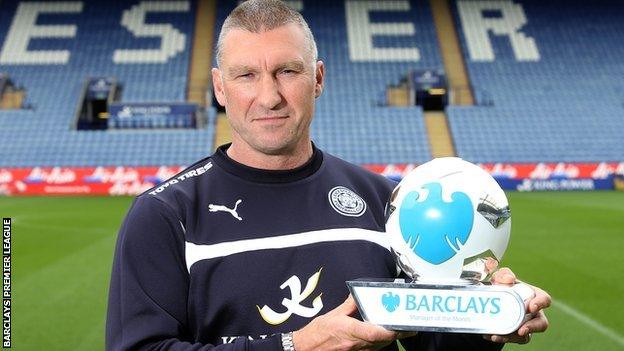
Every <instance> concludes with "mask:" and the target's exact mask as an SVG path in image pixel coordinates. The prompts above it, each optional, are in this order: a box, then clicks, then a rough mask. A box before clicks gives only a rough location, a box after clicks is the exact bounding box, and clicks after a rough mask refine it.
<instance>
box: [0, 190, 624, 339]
mask: <svg viewBox="0 0 624 351" xmlns="http://www.w3.org/2000/svg"><path fill="white" fill-rule="evenodd" d="M509 197H510V203H511V208H512V213H513V229H512V239H511V244H510V247H509V249H508V250H507V253H506V255H505V257H504V259H503V262H502V265H504V266H509V267H511V268H512V269H513V270H514V271H515V272H516V274H517V275H518V276H519V277H520V278H521V279H523V280H526V281H527V282H530V283H533V284H535V285H538V286H540V287H542V288H544V289H545V290H547V291H548V292H549V293H550V294H551V295H552V296H553V299H554V302H553V306H552V307H551V308H550V309H548V311H547V314H548V318H549V320H550V323H551V326H550V329H549V330H548V332H547V333H545V334H538V335H534V337H533V341H532V342H531V344H529V345H526V346H518V345H508V346H507V347H506V348H505V349H506V350H602V351H605V350H624V302H622V301H623V300H622V299H623V298H624V255H622V251H624V193H617V192H584V193H578V192H562V193H510V194H509ZM130 203H131V198H127V197H81V198H73V197H62V198H59V197H24V198H4V197H0V215H2V216H3V217H11V218H12V219H13V228H12V229H13V233H12V252H13V258H12V259H13V272H12V285H13V290H12V293H13V297H12V298H13V301H12V306H13V308H12V346H13V348H14V349H16V350H40V349H44V350H56V349H58V350H100V349H103V347H104V323H105V322H104V321H105V314H106V303H107V302H106V300H107V291H108V282H109V276H110V269H111V261H112V255H113V249H114V245H115V239H116V235H117V229H118V228H119V225H120V223H121V220H122V218H123V216H124V214H125V212H126V211H127V208H128V206H129V205H130Z"/></svg>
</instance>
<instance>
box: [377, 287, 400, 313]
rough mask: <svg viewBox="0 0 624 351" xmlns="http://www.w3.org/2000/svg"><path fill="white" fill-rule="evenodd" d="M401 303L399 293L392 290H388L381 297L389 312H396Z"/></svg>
mask: <svg viewBox="0 0 624 351" xmlns="http://www.w3.org/2000/svg"><path fill="white" fill-rule="evenodd" d="M400 303H401V298H400V297H399V295H394V294H392V292H390V291H388V292H387V293H385V294H384V295H383V296H382V297H381V304H382V305H383V307H384V308H385V309H386V311H388V312H394V311H395V310H396V309H397V307H399V304H400Z"/></svg>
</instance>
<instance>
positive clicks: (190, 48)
mask: <svg viewBox="0 0 624 351" xmlns="http://www.w3.org/2000/svg"><path fill="white" fill-rule="evenodd" d="M285 2H286V3H287V4H288V5H289V6H290V7H292V8H293V9H295V10H296V11H298V12H300V13H301V14H302V16H303V17H304V18H305V20H306V21H307V22H308V24H309V26H310V29H311V30H312V32H313V33H314V36H315V40H316V43H317V46H318V56H319V59H320V60H322V61H323V62H324V64H325V86H324V91H323V95H322V96H320V97H319V98H318V99H317V100H316V105H315V106H316V107H315V111H314V118H313V122H312V125H311V137H312V140H313V141H314V144H315V145H316V146H317V147H318V148H320V149H322V150H323V151H325V152H328V153H330V154H332V155H335V156H337V157H339V158H341V159H344V160H346V161H348V162H351V163H353V164H356V165H359V166H361V167H363V168H365V169H368V170H370V171H373V172H375V173H379V174H382V175H384V176H386V177H389V178H391V179H394V180H400V179H402V178H403V176H405V175H406V174H407V173H408V172H410V171H411V170H413V169H414V168H416V167H417V166H418V165H421V164H423V163H425V162H427V161H429V160H431V159H433V158H437V157H445V156H457V157H461V158H462V159H464V160H466V161H470V162H472V163H475V164H478V165H479V166H481V168H483V169H484V170H486V171H488V172H489V174H491V175H492V176H493V177H494V179H496V181H497V182H498V184H499V185H500V186H501V187H502V188H503V189H504V190H505V192H506V194H507V197H508V199H509V205H510V208H511V213H512V214H513V216H512V217H513V226H512V230H511V240H510V243H509V247H508V249H507V251H506V253H505V255H504V257H503V259H502V261H501V265H502V266H507V267H510V268H512V270H513V271H514V272H515V273H516V275H517V276H518V277H519V278H520V279H522V280H524V281H526V282H529V283H531V284H533V285H536V286H539V287H541V288H542V289H544V290H546V291H547V292H548V293H549V294H550V295H551V296H552V299H553V300H552V306H551V307H550V308H548V309H547V310H546V315H547V316H548V319H549V323H550V326H549V328H548V330H547V331H546V332H545V333H535V334H534V335H533V338H532V341H531V342H530V343H529V344H527V345H518V344H507V345H506V346H505V347H504V349H505V350H603V351H606V350H624V304H622V301H621V300H622V296H624V281H623V278H624V258H623V256H622V254H621V250H623V249H624V229H623V228H624V61H623V58H624V6H623V5H622V2H621V1H616V0H596V1H581V0H539V1H538V0H491V1H490V0H384V1H372V0H333V1H329V0H293V1H285ZM237 4H238V1H234V0H166V1H158V0H129V1H105V0H89V1H85V0H82V1H73V0H66V1H52V0H50V1H26V0H1V1H0V215H2V217H3V218H4V221H3V229H4V230H3V234H4V235H3V238H4V245H3V256H4V261H3V262H4V280H3V286H4V290H3V306H4V307H3V347H5V348H12V349H16V350H38V349H46V350H68V349H69V350H101V349H104V339H105V323H106V314H107V304H108V291H109V284H110V280H111V269H112V264H113V254H114V251H115V243H116V241H117V236H118V231H119V228H120V226H121V224H122V221H123V218H124V216H125V215H126V213H127V212H128V209H129V208H130V205H131V204H132V201H133V198H134V196H136V195H138V194H141V193H143V192H145V191H146V190H148V189H151V188H155V189H156V191H158V189H164V188H166V186H168V185H169V184H170V183H163V182H165V181H167V180H168V179H169V178H171V177H173V176H174V175H176V174H177V173H179V172H180V171H182V170H184V169H185V168H186V167H188V166H190V165H192V164H194V163H195V162H197V161H198V160H200V159H203V158H205V157H207V156H209V155H211V154H212V153H213V152H214V151H215V149H216V148H217V147H218V146H219V145H223V144H226V143H228V142H230V141H231V130H230V126H229V123H228V119H227V117H226V114H225V110H224V108H223V107H222V106H220V105H219V103H218V102H217V100H216V98H215V94H214V92H213V85H212V76H211V68H212V67H216V57H215V46H216V42H217V39H218V36H219V31H220V28H221V26H222V25H223V23H224V21H225V18H226V17H227V16H228V14H229V13H230V12H231V11H232V10H233V9H234V8H235V7H236V6H237ZM193 172H195V171H193ZM198 172H199V174H201V172H204V171H201V172H200V171H199V169H198ZM195 175H197V174H195V173H194V174H193V176H195ZM189 177H190V176H189ZM161 187H162V188H161ZM159 192H160V191H159ZM324 196H325V198H326V197H327V195H326V194H325V195H324ZM233 203H234V201H232V204H233ZM230 205H231V204H230ZM230 205H228V206H230ZM332 206H333V205H332ZM228 210H229V209H228ZM232 216H234V212H232ZM239 220H240V219H239ZM292 220H297V219H296V218H293V219H292ZM162 284H163V285H167V284H168V282H166V281H163V282H162ZM311 300H312V299H311V298H310V301H308V302H305V301H304V302H303V304H306V303H307V304H311V303H312V302H311ZM258 309H260V307H258Z"/></svg>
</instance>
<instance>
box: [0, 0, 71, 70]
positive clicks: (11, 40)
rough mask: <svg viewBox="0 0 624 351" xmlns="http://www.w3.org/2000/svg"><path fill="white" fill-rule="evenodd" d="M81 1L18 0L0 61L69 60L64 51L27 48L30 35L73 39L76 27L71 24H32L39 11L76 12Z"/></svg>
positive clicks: (42, 61)
mask: <svg viewBox="0 0 624 351" xmlns="http://www.w3.org/2000/svg"><path fill="white" fill-rule="evenodd" d="M82 7H83V3H82V2H81V1H66V2H20V4H19V6H18V8H17V11H16V12H15V15H14V16H13V22H12V23H11V28H9V33H8V34H7V36H6V39H5V41H4V45H3V46H2V52H0V64H4V65H51V64H66V63H68V62H69V58H70V52H69V51H68V50H28V44H29V42H30V40H31V39H33V38H54V39H56V38H73V37H75V36H76V32H77V27H76V26H75V25H72V24H65V25H60V24H55V25H41V24H36V22H37V17H38V16H39V14H42V13H52V14H54V13H80V12H82Z"/></svg>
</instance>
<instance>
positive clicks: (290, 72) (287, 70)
mask: <svg viewBox="0 0 624 351" xmlns="http://www.w3.org/2000/svg"><path fill="white" fill-rule="evenodd" d="M295 73H297V71H295V70H292V69H285V70H283V71H282V74H295Z"/></svg>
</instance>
